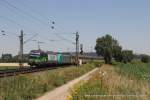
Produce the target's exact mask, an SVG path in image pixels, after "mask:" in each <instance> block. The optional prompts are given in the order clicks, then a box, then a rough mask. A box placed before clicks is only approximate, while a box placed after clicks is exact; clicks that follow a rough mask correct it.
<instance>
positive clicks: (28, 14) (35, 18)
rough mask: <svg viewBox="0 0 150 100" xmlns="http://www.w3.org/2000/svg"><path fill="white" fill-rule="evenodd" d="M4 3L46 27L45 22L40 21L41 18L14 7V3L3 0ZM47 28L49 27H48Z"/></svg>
mask: <svg viewBox="0 0 150 100" xmlns="http://www.w3.org/2000/svg"><path fill="white" fill-rule="evenodd" d="M2 1H3V2H4V3H6V4H7V5H9V6H10V7H12V8H13V9H16V10H17V11H19V12H20V13H22V14H24V15H26V16H29V17H30V18H32V19H34V20H36V21H37V22H40V23H41V24H43V25H45V22H43V21H42V20H40V19H39V18H37V17H35V16H33V15H31V14H30V13H28V12H26V11H24V10H22V9H20V8H18V7H16V6H15V5H13V4H12V3H10V2H8V1H7V0H2ZM46 26H47V25H46Z"/></svg>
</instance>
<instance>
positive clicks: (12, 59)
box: [0, 54, 28, 63]
mask: <svg viewBox="0 0 150 100" xmlns="http://www.w3.org/2000/svg"><path fill="white" fill-rule="evenodd" d="M19 61H20V60H19V55H16V56H12V54H2V56H1V58H0V63H13V62H14V63H15V62H19ZM23 62H28V54H24V55H23Z"/></svg>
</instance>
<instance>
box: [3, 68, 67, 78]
mask: <svg viewBox="0 0 150 100" xmlns="http://www.w3.org/2000/svg"><path fill="white" fill-rule="evenodd" d="M64 67H66V66H61V67H41V68H33V67H29V68H18V69H6V70H0V78H4V77H9V76H17V75H20V74H27V73H34V72H40V71H45V70H52V69H57V68H64Z"/></svg>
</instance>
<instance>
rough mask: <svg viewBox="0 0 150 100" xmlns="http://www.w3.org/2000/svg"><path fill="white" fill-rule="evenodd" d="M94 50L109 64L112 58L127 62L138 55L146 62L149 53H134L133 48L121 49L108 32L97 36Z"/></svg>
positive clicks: (149, 59)
mask: <svg viewBox="0 0 150 100" xmlns="http://www.w3.org/2000/svg"><path fill="white" fill-rule="evenodd" d="M95 50H96V53H97V54H98V55H99V56H103V57H104V60H105V63H106V64H111V63H112V59H114V60H115V61H117V62H124V63H128V62H131V61H132V60H133V59H134V58H137V59H138V57H139V59H140V60H141V61H142V62H145V63H147V62H149V61H150V56H149V55H146V54H141V55H136V54H134V53H133V50H123V49H122V46H121V45H120V44H119V42H118V41H117V40H116V39H114V38H113V37H112V36H111V35H109V34H107V35H105V36H102V37H99V38H97V40H96V46H95Z"/></svg>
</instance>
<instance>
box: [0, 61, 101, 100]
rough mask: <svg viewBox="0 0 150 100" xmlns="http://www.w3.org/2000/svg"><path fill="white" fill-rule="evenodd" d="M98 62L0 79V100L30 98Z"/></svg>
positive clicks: (24, 99)
mask: <svg viewBox="0 0 150 100" xmlns="http://www.w3.org/2000/svg"><path fill="white" fill-rule="evenodd" d="M98 65H99V62H90V63H88V64H85V65H82V66H80V67H75V66H72V67H71V66H70V67H66V68H59V69H54V70H48V71H44V72H38V73H34V74H28V75H19V76H15V77H8V78H2V79H0V100H31V99H33V98H37V97H39V96H41V95H42V94H43V93H45V92H47V91H50V90H53V89H54V88H56V87H58V86H61V85H63V84H65V83H67V82H68V81H70V80H72V79H75V78H77V77H79V76H81V75H83V74H85V73H86V72H88V71H90V70H92V69H94V68H95V67H97V66H98Z"/></svg>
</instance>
